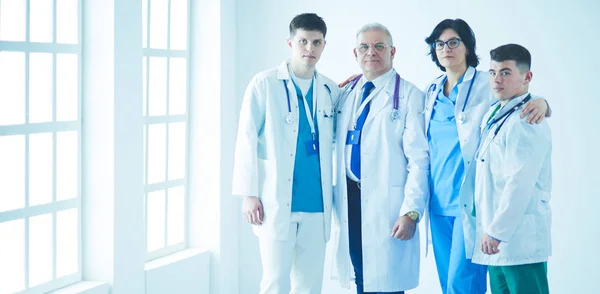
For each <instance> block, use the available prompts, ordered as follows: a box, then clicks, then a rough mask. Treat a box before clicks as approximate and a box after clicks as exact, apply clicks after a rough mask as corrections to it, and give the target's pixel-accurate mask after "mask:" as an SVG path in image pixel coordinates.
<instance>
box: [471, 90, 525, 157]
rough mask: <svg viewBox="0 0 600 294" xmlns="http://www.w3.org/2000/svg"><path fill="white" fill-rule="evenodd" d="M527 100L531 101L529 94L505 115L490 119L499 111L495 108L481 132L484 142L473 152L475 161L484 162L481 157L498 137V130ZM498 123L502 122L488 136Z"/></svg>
mask: <svg viewBox="0 0 600 294" xmlns="http://www.w3.org/2000/svg"><path fill="white" fill-rule="evenodd" d="M529 100H531V95H530V94H528V95H527V97H525V99H523V100H522V101H521V102H519V103H517V105H515V106H514V107H512V108H511V109H510V110H508V111H506V112H505V113H503V114H502V115H500V116H498V117H495V118H494V119H492V117H494V116H495V114H496V112H497V111H499V109H501V108H497V109H496V110H495V111H494V112H493V113H492V116H491V117H490V118H489V119H488V122H487V123H486V125H485V127H484V128H483V129H482V130H481V139H483V140H484V141H483V144H481V145H479V147H478V148H477V151H476V152H475V160H477V161H481V162H484V161H485V160H484V159H483V155H484V154H485V152H486V151H487V150H488V148H489V147H490V144H491V143H492V141H493V140H494V138H496V135H498V132H500V129H501V128H502V126H503V125H504V123H505V122H506V121H507V120H508V118H509V117H510V115H511V114H513V113H514V112H515V111H517V109H519V108H521V107H522V106H523V105H525V103H527V102H529ZM499 121H502V122H500V124H499V125H498V126H497V127H496V129H495V130H494V135H492V136H489V132H490V129H491V128H492V126H493V125H495V124H496V123H498V122H499Z"/></svg>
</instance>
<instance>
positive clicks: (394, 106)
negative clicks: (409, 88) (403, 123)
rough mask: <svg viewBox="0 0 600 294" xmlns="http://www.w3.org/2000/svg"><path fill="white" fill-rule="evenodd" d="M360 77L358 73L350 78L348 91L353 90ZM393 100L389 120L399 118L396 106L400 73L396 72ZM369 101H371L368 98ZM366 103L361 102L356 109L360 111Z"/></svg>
mask: <svg viewBox="0 0 600 294" xmlns="http://www.w3.org/2000/svg"><path fill="white" fill-rule="evenodd" d="M361 77H362V75H358V76H357V77H356V78H354V80H352V86H350V91H352V90H354V87H356V84H358V81H359V80H360V78H361ZM393 101H394V102H393V103H394V105H393V109H392V112H391V113H390V120H391V121H393V122H394V121H396V120H398V119H399V118H400V111H399V110H398V108H399V107H400V75H399V74H398V73H396V85H395V88H394V98H393ZM369 102H371V101H370V100H369ZM366 104H368V102H367V103H363V105H361V107H360V108H359V110H358V112H359V113H361V112H362V110H364V107H365V106H366Z"/></svg>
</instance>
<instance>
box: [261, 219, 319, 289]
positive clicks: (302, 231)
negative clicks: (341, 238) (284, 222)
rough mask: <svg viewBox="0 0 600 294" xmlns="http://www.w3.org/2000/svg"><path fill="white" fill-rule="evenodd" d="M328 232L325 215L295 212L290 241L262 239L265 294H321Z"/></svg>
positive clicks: (264, 237)
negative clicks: (326, 232) (325, 225)
mask: <svg viewBox="0 0 600 294" xmlns="http://www.w3.org/2000/svg"><path fill="white" fill-rule="evenodd" d="M324 229H325V228H324V220H323V213H306V212H293V213H292V215H291V219H290V233H289V237H288V239H287V240H286V241H279V240H275V239H274V238H270V237H268V236H259V238H258V243H259V247H260V259H261V262H262V266H263V276H262V280H261V282H260V293H261V294H284V293H291V294H321V288H322V285H323V267H324V264H325V232H324ZM290 280H291V281H290ZM290 288H291V291H290Z"/></svg>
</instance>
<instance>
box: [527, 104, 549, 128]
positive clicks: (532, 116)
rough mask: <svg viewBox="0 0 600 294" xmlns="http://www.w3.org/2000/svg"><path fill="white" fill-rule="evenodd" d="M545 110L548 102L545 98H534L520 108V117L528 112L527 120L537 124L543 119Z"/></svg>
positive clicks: (546, 110)
mask: <svg viewBox="0 0 600 294" xmlns="http://www.w3.org/2000/svg"><path fill="white" fill-rule="evenodd" d="M546 112H548V103H546V100H544V99H536V100H531V101H529V102H527V104H525V107H524V108H523V110H521V117H525V116H527V114H529V117H528V118H527V122H528V123H530V124H532V123H536V124H539V123H541V122H542V121H543V120H544V117H546Z"/></svg>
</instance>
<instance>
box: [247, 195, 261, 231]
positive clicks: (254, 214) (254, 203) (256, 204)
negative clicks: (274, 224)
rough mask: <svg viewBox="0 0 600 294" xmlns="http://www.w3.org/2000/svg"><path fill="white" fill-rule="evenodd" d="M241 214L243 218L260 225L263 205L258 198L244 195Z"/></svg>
mask: <svg viewBox="0 0 600 294" xmlns="http://www.w3.org/2000/svg"><path fill="white" fill-rule="evenodd" d="M242 215H243V216H244V219H245V220H246V221H247V222H248V223H251V224H253V225H262V221H263V215H264V211H263V206H262V203H260V199H258V197H256V196H246V197H244V203H243V204H242Z"/></svg>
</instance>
